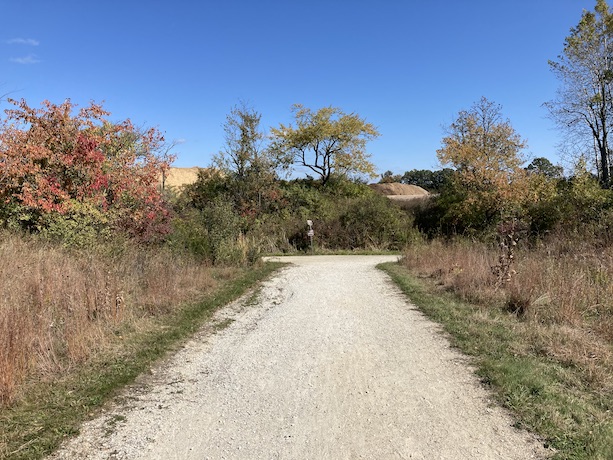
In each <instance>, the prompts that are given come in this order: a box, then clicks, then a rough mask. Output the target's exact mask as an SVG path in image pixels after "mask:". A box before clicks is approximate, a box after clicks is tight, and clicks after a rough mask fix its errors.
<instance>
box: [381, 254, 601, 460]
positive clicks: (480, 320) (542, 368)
mask: <svg viewBox="0 0 613 460" xmlns="http://www.w3.org/2000/svg"><path fill="white" fill-rule="evenodd" d="M379 268H381V269H382V270H384V271H385V272H387V273H388V274H389V275H390V277H391V278H392V280H393V281H394V282H395V283H396V284H397V285H398V286H399V287H400V289H401V290H402V291H403V292H404V293H405V294H406V295H407V296H408V297H409V298H410V300H411V302H412V303H414V304H415V305H417V306H418V307H419V309H420V310H421V311H423V312H424V313H425V314H426V315H427V316H428V317H430V318H431V319H432V320H434V321H436V322H438V323H440V324H442V325H443V327H444V328H445V330H446V331H447V332H448V333H449V334H450V336H451V337H450V340H451V342H452V344H453V345H454V346H456V347H458V348H459V349H460V350H461V351H462V352H463V353H465V354H467V355H469V356H471V357H472V358H473V361H474V364H475V365H476V367H477V373H478V375H479V377H480V378H481V379H482V381H483V382H484V383H485V384H486V385H488V386H489V387H490V388H491V389H492V391H493V392H494V393H495V395H496V397H497V399H498V400H499V401H500V402H501V403H502V404H503V405H504V406H505V407H507V408H508V409H510V410H511V411H512V412H513V413H514V414H515V419H516V420H517V424H516V425H517V427H518V428H525V429H528V430H530V431H533V432H535V433H537V434H539V435H540V436H542V438H543V439H544V440H545V444H546V446H547V447H549V448H550V449H551V450H552V453H553V458H555V459H578V460H582V459H584V460H588V459H590V460H605V459H612V458H613V401H611V400H610V398H609V397H607V395H606V394H598V393H597V392H595V391H592V390H590V388H589V386H588V385H586V383H585V376H584V375H582V373H581V371H580V370H579V369H577V368H575V367H573V366H569V365H564V364H562V363H560V362H557V361H555V360H553V359H551V358H549V357H547V356H546V355H543V354H542V353H539V352H538V350H533V352H526V349H527V348H528V349H529V347H526V346H525V345H526V343H530V341H531V337H533V334H534V331H531V330H530V324H529V323H526V322H522V321H520V320H518V319H517V317H515V316H513V315H510V314H508V313H505V312H503V311H501V310H500V309H496V308H490V309H488V308H484V307H479V306H475V305H471V304H468V303H466V302H462V301H460V300H458V298H457V297H455V296H454V295H453V294H451V293H448V292H444V291H441V290H440V289H437V288H436V287H435V286H434V283H432V282H429V281H428V280H424V279H419V278H417V277H415V276H413V275H412V274H411V273H409V271H408V270H407V269H406V268H404V267H402V266H400V265H398V264H396V263H386V264H381V265H380V266H379Z"/></svg>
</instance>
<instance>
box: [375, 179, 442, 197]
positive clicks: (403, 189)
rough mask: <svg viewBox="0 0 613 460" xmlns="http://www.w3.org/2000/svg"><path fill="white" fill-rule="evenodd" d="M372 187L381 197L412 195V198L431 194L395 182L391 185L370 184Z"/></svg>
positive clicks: (418, 188)
mask: <svg viewBox="0 0 613 460" xmlns="http://www.w3.org/2000/svg"><path fill="white" fill-rule="evenodd" d="M370 187H371V188H372V189H373V190H374V191H376V192H378V193H380V194H381V195H386V196H392V195H411V196H425V195H429V194H430V193H429V192H428V191H427V190H424V189H423V188H421V187H418V186H417V185H408V184H399V183H397V182H393V183H390V184H370Z"/></svg>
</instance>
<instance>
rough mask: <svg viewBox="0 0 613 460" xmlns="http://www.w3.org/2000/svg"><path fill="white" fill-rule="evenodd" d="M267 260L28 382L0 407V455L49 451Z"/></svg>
mask: <svg viewBox="0 0 613 460" xmlns="http://www.w3.org/2000/svg"><path fill="white" fill-rule="evenodd" d="M284 265H285V264H282V263H274V262H269V263H266V264H263V265H262V266H260V267H257V268H255V269H252V270H247V271H243V272H241V273H239V275H238V277H235V278H232V279H229V280H226V281H225V282H224V283H222V285H221V286H220V288H219V289H217V290H215V292H212V293H211V294H210V295H209V296H208V297H207V298H205V299H204V300H202V301H201V302H198V303H193V304H188V305H185V306H184V307H183V308H181V309H178V310H177V311H176V312H175V313H171V314H169V315H165V316H164V317H162V318H160V319H157V320H156V321H155V322H154V324H153V327H151V328H149V329H147V330H145V331H132V332H128V331H125V333H124V334H122V335H123V339H122V345H121V347H118V348H117V350H116V351H117V352H115V353H105V354H104V355H101V356H97V357H95V358H93V359H91V360H89V361H88V362H87V363H86V364H85V365H84V366H82V367H80V368H79V369H76V370H75V371H73V372H70V373H69V374H67V375H66V376H64V377H62V378H61V379H60V380H58V381H54V382H47V383H34V384H31V385H30V388H28V391H27V395H26V396H25V397H24V398H23V399H21V400H20V401H19V402H18V403H16V404H15V405H13V406H11V407H8V408H5V409H2V410H1V411H0V458H3V459H4V458H6V459H9V458H10V459H12V460H13V459H14V460H26V459H27V460H33V459H40V458H43V457H44V456H45V455H48V454H50V453H51V452H53V450H55V449H56V448H57V447H58V446H59V444H60V443H61V442H62V441H63V440H64V439H65V438H66V437H69V436H73V435H75V434H77V433H78V431H79V427H80V425H81V424H82V423H83V422H84V421H85V420H87V419H90V418H92V417H93V416H94V415H95V414H96V413H97V411H98V409H99V408H100V406H101V405H102V404H103V403H104V402H106V401H108V400H109V399H110V398H111V397H113V396H114V395H116V394H117V392H118V390H120V389H121V388H123V387H124V386H125V385H127V384H130V383H132V382H133V381H134V379H135V378H136V377H137V376H138V375H139V374H141V373H143V372H144V371H146V370H147V369H149V368H150V367H151V366H152V365H153V364H154V363H155V362H156V361H157V360H158V359H160V358H162V357H164V356H165V355H166V354H167V353H168V352H170V351H173V350H176V349H177V348H178V347H179V345H180V344H181V343H182V342H183V341H184V340H186V339H187V338H189V337H190V336H191V335H193V334H194V333H195V332H196V331H198V330H199V329H200V328H201V327H202V326H203V325H204V324H205V322H206V321H207V320H209V319H210V317H211V315H212V314H213V313H214V312H215V311H216V310H217V309H219V308H220V307H222V306H224V305H226V304H228V303H229V302H231V301H233V300H235V299H237V298H238V297H240V296H241V295H242V294H244V293H245V292H246V291H247V290H248V289H250V288H252V287H253V286H254V285H256V284H257V283H258V282H260V281H262V280H264V279H266V278H268V277H269V276H270V275H271V274H272V273H273V272H275V271H276V270H278V269H279V268H280V267H282V266H284Z"/></svg>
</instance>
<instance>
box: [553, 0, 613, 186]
mask: <svg viewBox="0 0 613 460" xmlns="http://www.w3.org/2000/svg"><path fill="white" fill-rule="evenodd" d="M549 65H550V67H551V70H552V71H553V73H554V74H555V75H556V77H557V78H558V79H559V80H560V82H561V83H562V85H561V87H560V88H559V90H558V93H557V97H556V99H554V100H552V101H550V102H547V103H546V104H545V106H546V107H547V108H548V109H549V112H550V115H551V117H552V118H553V119H554V120H555V122H556V123H557V125H558V126H559V128H561V130H563V131H564V132H565V133H566V134H567V135H568V137H569V138H570V140H573V141H576V142H573V143H575V144H577V145H578V146H579V147H580V149H581V150H580V151H579V153H581V154H585V152H586V151H589V150H592V149H593V151H594V153H595V157H594V163H595V165H596V168H597V170H598V177H599V179H600V182H601V184H602V185H603V186H605V187H610V186H611V146H610V139H609V138H610V136H611V134H612V128H613V14H611V13H610V11H609V6H608V5H607V2H606V1H605V0H597V1H596V7H595V9H594V11H587V10H584V11H583V14H582V16H581V20H580V21H579V24H578V25H577V27H574V28H572V29H571V31H570V35H569V36H568V37H566V40H565V42H564V49H563V51H562V54H561V55H560V56H558V60H557V61H550V62H549Z"/></svg>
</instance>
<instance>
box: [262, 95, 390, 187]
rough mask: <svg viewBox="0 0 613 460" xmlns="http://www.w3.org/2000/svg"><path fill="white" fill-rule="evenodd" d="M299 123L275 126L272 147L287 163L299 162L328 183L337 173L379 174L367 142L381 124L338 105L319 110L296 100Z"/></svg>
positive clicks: (374, 136) (296, 114)
mask: <svg viewBox="0 0 613 460" xmlns="http://www.w3.org/2000/svg"><path fill="white" fill-rule="evenodd" d="M292 112H293V113H294V118H295V120H296V125H295V126H292V125H288V126H286V125H283V124H281V125H280V126H279V128H273V129H272V130H271V132H272V136H273V142H272V145H271V148H272V149H273V150H274V151H275V152H276V155H278V156H279V157H281V158H283V159H284V161H285V164H286V165H287V166H288V167H289V166H291V165H298V166H302V167H305V168H307V169H309V170H310V171H311V172H313V173H315V174H316V175H317V176H318V178H319V179H320V180H321V183H322V185H325V184H326V183H327V182H328V181H329V180H330V177H332V176H333V175H341V176H347V175H351V174H359V175H367V176H370V177H375V166H374V165H373V164H372V163H371V162H370V160H369V159H370V155H369V154H368V153H367V152H366V142H368V141H369V140H372V139H375V138H377V137H378V136H379V132H378V131H377V128H375V126H374V125H372V124H371V123H367V122H366V120H365V119H363V118H361V117H360V116H359V115H357V114H355V113H350V114H347V113H345V112H343V111H342V110H341V109H338V108H335V107H324V108H322V109H319V110H318V111H316V112H313V111H312V110H311V109H308V108H306V107H303V106H302V105H300V104H296V105H294V106H293V107H292Z"/></svg>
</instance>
